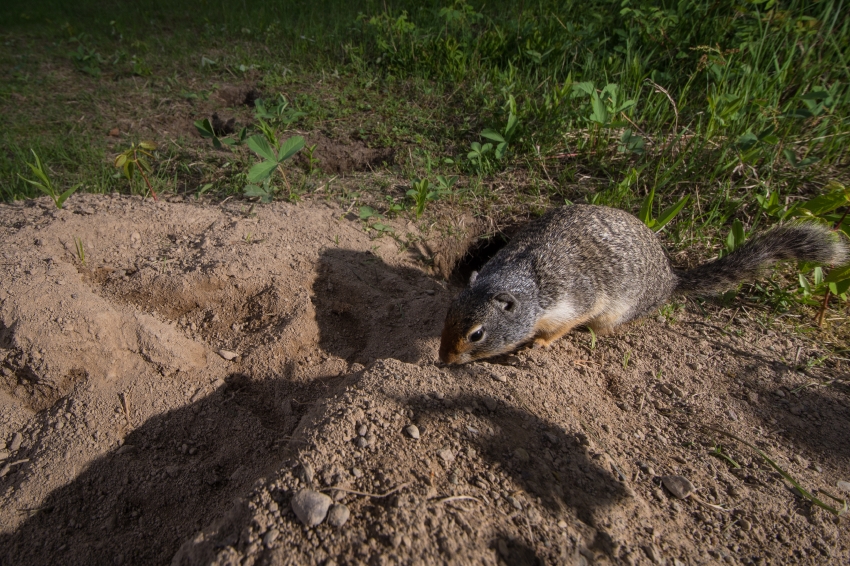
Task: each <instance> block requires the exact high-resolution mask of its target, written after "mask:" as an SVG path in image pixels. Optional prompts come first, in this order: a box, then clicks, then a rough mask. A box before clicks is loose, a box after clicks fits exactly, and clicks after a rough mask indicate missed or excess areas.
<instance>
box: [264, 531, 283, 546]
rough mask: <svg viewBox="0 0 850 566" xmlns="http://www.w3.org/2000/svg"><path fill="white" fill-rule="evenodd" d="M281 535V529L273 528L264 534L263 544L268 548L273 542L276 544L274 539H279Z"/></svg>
mask: <svg viewBox="0 0 850 566" xmlns="http://www.w3.org/2000/svg"><path fill="white" fill-rule="evenodd" d="M279 535H280V531H278V530H277V529H274V528H272V529H269V530H267V531H266V534H265V535H263V544H264V545H265V546H266V548H271V546H272V544H274V541H275V540H277V537H278V536H279Z"/></svg>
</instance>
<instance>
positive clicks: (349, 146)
mask: <svg viewBox="0 0 850 566" xmlns="http://www.w3.org/2000/svg"><path fill="white" fill-rule="evenodd" d="M306 143H307V146H308V147H310V146H313V145H315V146H316V148H315V150H314V151H313V159H315V160H316V163H315V167H317V168H318V169H321V170H322V171H324V172H325V173H328V174H333V175H342V174H345V173H351V172H355V171H371V170H372V169H374V168H376V167H383V166H387V165H392V164H393V163H394V161H395V149H393V148H391V147H369V146H368V145H366V143H364V142H363V141H361V140H356V139H349V140H340V139H331V138H328V137H326V136H324V135H322V134H309V135H307V136H306ZM295 159H296V161H298V163H299V165H301V166H302V167H308V166H309V163H308V158H307V157H306V155H305V154H304V153H303V152H302V153H299V154H298V155H297V156H296V157H295Z"/></svg>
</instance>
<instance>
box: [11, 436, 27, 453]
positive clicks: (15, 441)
mask: <svg viewBox="0 0 850 566" xmlns="http://www.w3.org/2000/svg"><path fill="white" fill-rule="evenodd" d="M23 441H24V435H22V434H21V433H20V432H16V433H15V434H13V435H12V442H10V443H9V450H11V451H12V452H14V451H15V450H17V449H18V448H20V447H21V443H22V442H23Z"/></svg>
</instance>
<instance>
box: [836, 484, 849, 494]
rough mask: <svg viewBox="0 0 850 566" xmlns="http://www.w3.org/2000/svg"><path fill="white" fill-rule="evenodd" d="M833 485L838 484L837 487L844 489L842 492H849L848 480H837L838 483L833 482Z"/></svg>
mask: <svg viewBox="0 0 850 566" xmlns="http://www.w3.org/2000/svg"><path fill="white" fill-rule="evenodd" d="M835 485H837V486H838V489H840V490H841V491H844V492H846V493H850V482H848V481H840V482H838V483H837V484H835Z"/></svg>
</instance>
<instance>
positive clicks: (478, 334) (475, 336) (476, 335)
mask: <svg viewBox="0 0 850 566" xmlns="http://www.w3.org/2000/svg"><path fill="white" fill-rule="evenodd" d="M482 338H484V329H483V328H479V329H478V330H476V331H475V332H473V333H472V334H470V335H469V341H470V342H478V341H479V340H481V339H482Z"/></svg>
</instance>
